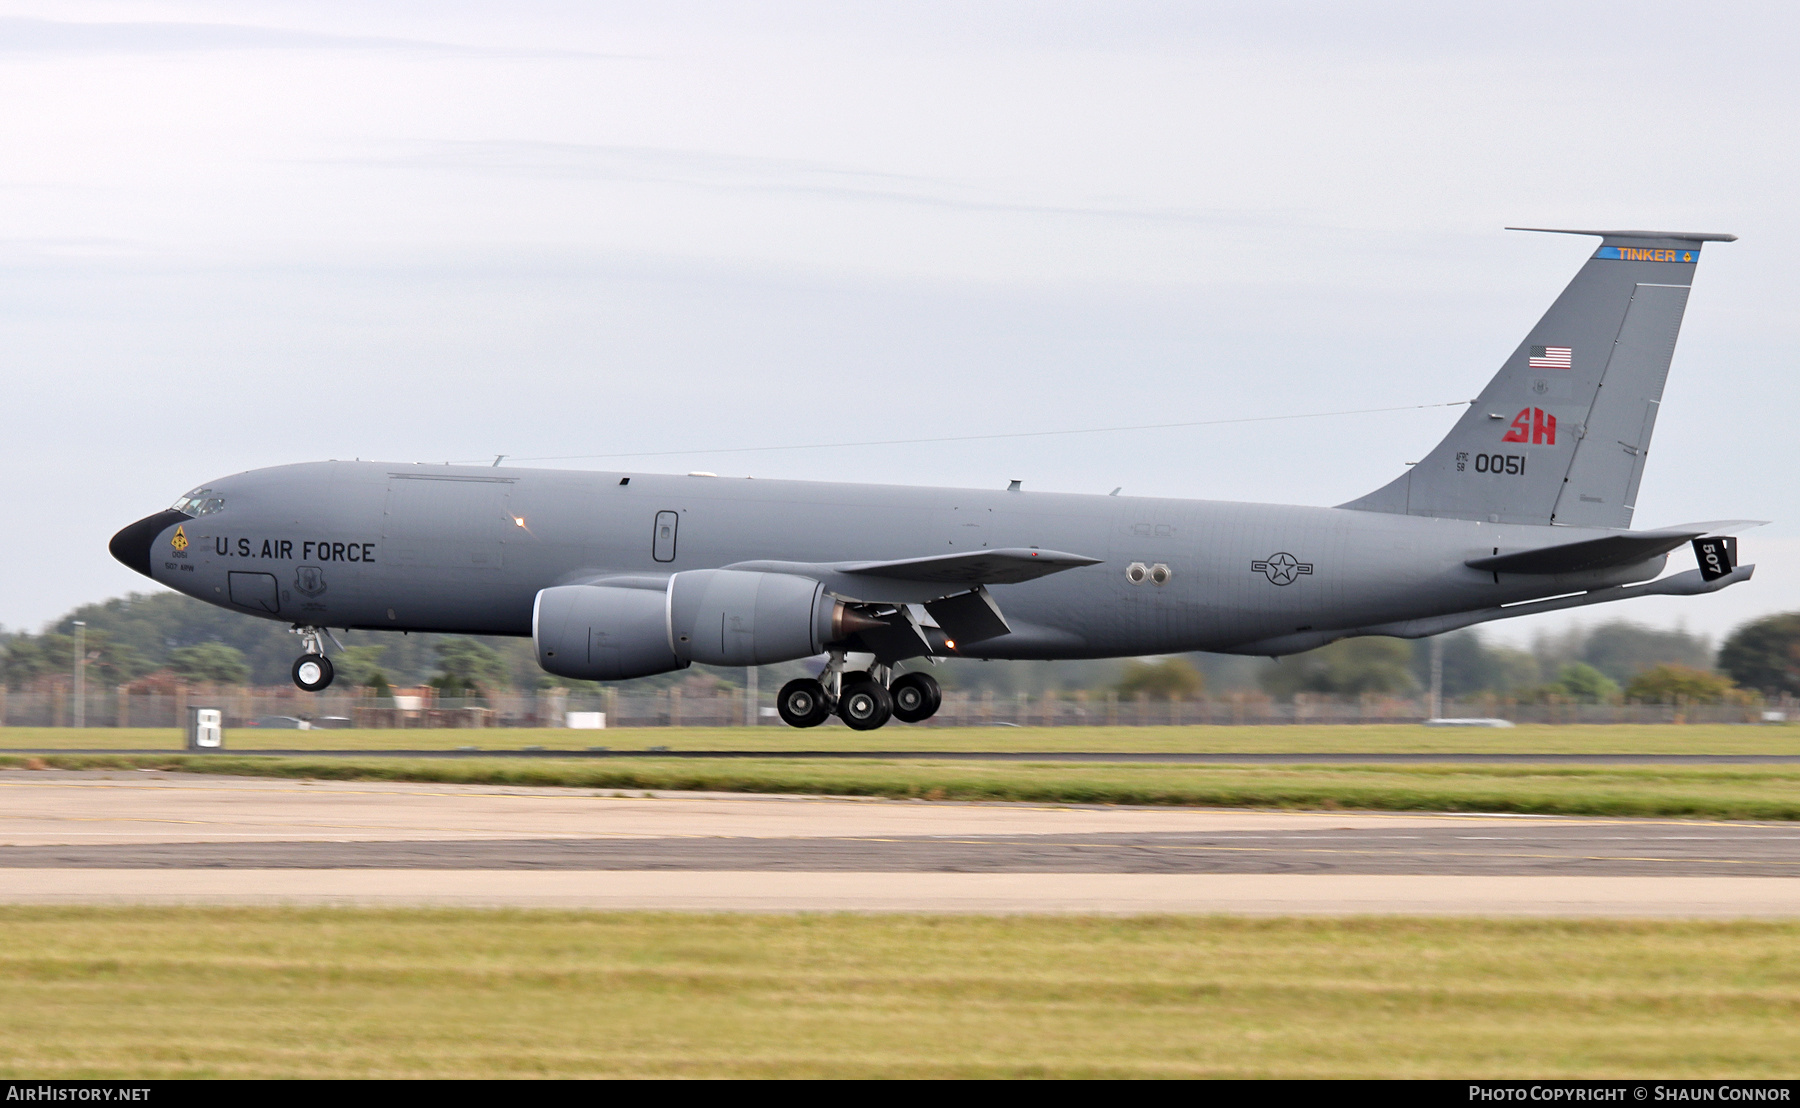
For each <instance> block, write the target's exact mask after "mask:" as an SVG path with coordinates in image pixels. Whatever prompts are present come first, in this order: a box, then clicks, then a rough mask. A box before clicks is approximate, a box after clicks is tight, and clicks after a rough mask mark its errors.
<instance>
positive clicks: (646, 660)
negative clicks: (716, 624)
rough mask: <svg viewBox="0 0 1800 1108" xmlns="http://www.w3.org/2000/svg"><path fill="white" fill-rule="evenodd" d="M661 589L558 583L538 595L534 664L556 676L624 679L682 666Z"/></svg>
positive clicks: (533, 626) (533, 622)
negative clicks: (671, 641)
mask: <svg viewBox="0 0 1800 1108" xmlns="http://www.w3.org/2000/svg"><path fill="white" fill-rule="evenodd" d="M668 611H669V598H668V595H667V594H666V593H665V592H664V591H663V590H661V589H632V588H616V587H611V586H606V585H560V586H558V587H556V588H553V589H544V590H543V591H542V592H539V593H538V594H537V604H536V606H535V607H534V608H533V609H532V613H531V639H532V643H533V645H535V646H536V647H537V657H538V665H540V666H543V667H544V669H545V670H546V671H548V672H550V673H554V674H556V675H557V676H558V677H574V678H579V679H580V680H583V681H623V680H626V679H627V678H631V677H648V676H650V675H651V674H653V673H667V672H668V671H670V670H672V669H685V668H686V667H687V664H688V663H687V662H686V660H684V659H682V658H677V657H676V656H675V652H674V651H673V650H671V649H670V648H669V618H668Z"/></svg>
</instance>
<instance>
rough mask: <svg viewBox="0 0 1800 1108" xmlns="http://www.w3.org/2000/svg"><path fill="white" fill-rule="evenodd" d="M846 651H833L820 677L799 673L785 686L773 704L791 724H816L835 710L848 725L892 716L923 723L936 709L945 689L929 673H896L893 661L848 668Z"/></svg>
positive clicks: (875, 723)
mask: <svg viewBox="0 0 1800 1108" xmlns="http://www.w3.org/2000/svg"><path fill="white" fill-rule="evenodd" d="M843 666H844V656H843V655H842V654H841V653H833V654H832V655H831V661H830V662H829V663H827V664H826V666H825V672H823V673H821V674H819V676H818V677H817V678H812V677H801V678H798V679H797V680H793V681H789V682H788V683H787V684H785V685H783V686H782V687H781V693H780V695H779V696H778V697H776V700H775V710H776V712H778V713H779V714H780V715H781V719H782V722H784V723H786V724H787V725H788V726H789V727H817V726H818V725H819V724H821V723H824V722H825V720H826V718H827V717H829V716H830V715H831V714H832V713H833V712H834V711H835V712H836V713H837V716H838V718H839V719H842V720H843V721H844V723H845V725H846V726H848V727H850V728H852V729H853V730H857V731H873V730H875V729H876V728H877V727H880V726H881V725H882V724H884V723H886V722H887V721H888V720H889V719H897V720H899V721H900V722H902V723H920V722H922V721H924V720H928V719H930V718H931V717H932V715H934V714H935V713H936V712H937V710H938V706H939V705H940V704H942V703H943V700H944V693H943V690H942V689H941V688H939V687H938V683H937V679H936V678H934V677H932V676H931V675H930V674H929V673H903V674H901V675H900V676H898V677H895V676H893V670H892V669H891V667H888V666H883V665H875V666H870V667H869V668H868V669H866V670H854V671H852V672H850V673H845V672H844V670H843Z"/></svg>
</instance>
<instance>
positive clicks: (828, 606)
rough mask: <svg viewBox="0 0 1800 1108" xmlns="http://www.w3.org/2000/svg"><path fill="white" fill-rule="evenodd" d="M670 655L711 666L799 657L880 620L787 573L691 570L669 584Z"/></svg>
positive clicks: (879, 624) (803, 578)
mask: <svg viewBox="0 0 1800 1108" xmlns="http://www.w3.org/2000/svg"><path fill="white" fill-rule="evenodd" d="M669 625H670V628H671V629H672V631H673V639H674V641H673V643H672V644H671V645H672V646H673V647H674V649H675V653H677V654H679V655H680V656H681V657H683V658H685V659H688V660H690V661H695V662H705V663H706V664H708V665H714V666H761V665H768V664H770V663H772V662H787V661H792V660H793V659H795V658H806V657H810V656H812V655H814V654H817V653H819V652H821V651H823V650H824V649H825V647H826V645H827V644H829V643H834V642H838V641H840V640H842V639H845V638H848V637H849V636H850V635H852V634H854V633H855V632H857V631H859V630H868V629H871V628H875V627H885V626H886V625H885V624H883V623H881V622H880V621H878V620H874V619H871V618H869V617H868V616H864V615H859V614H858V613H856V612H854V611H852V610H850V609H849V608H846V607H845V606H844V605H843V604H842V603H840V602H839V601H838V600H836V599H835V598H833V597H831V596H828V595H826V593H825V586H824V585H822V584H820V583H819V582H817V581H815V580H813V579H812V578H810V577H798V576H795V575H794V574H791V573H752V572H747V571H744V570H736V569H699V570H693V571H691V572H688V573H677V574H676V575H675V576H674V578H673V579H672V580H671V581H670V582H669Z"/></svg>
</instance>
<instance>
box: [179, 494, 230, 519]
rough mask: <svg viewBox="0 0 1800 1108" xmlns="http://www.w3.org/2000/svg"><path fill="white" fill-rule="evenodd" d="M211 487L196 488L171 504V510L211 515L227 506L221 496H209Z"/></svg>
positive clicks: (195, 514)
mask: <svg viewBox="0 0 1800 1108" xmlns="http://www.w3.org/2000/svg"><path fill="white" fill-rule="evenodd" d="M210 492H212V490H211V489H195V490H194V491H193V492H190V493H188V494H187V495H186V496H184V497H182V498H181V499H179V500H177V501H176V502H175V503H174V504H171V505H170V506H169V507H170V510H171V511H176V512H184V513H186V514H188V515H190V516H209V515H212V514H213V513H214V512H216V511H218V510H219V509H221V508H223V507H224V506H225V500H224V498H223V497H219V496H209V495H207V494H208V493H210Z"/></svg>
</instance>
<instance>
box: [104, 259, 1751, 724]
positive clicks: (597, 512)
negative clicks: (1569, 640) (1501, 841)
mask: <svg viewBox="0 0 1800 1108" xmlns="http://www.w3.org/2000/svg"><path fill="white" fill-rule="evenodd" d="M1518 229H1519V230H1545V231H1554V233H1563V234H1577V235H1596V236H1599V237H1600V239H1601V244H1600V246H1599V248H1598V250H1597V251H1596V252H1595V253H1594V254H1593V256H1592V257H1591V258H1589V259H1588V260H1587V262H1586V263H1585V264H1584V265H1583V266H1582V267H1581V270H1580V271H1579V272H1578V273H1577V274H1576V276H1575V278H1574V280H1573V281H1572V282H1571V283H1570V284H1569V286H1568V287H1567V288H1566V289H1565V290H1564V291H1563V293H1562V295H1561V296H1559V297H1558V298H1557V299H1556V301H1555V303H1553V304H1552V305H1551V306H1550V309H1549V311H1548V312H1546V313H1545V314H1544V316H1543V318H1542V319H1541V320H1539V321H1538V323H1537V325H1536V326H1535V327H1533V328H1532V329H1531V331H1530V333H1529V334H1527V335H1526V337H1525V339H1524V341H1523V342H1521V343H1520V344H1519V347H1518V349H1516V350H1514V351H1513V352H1512V354H1511V355H1510V356H1508V357H1507V358H1506V360H1505V361H1504V362H1503V363H1502V365H1501V367H1500V371H1499V372H1498V373H1497V374H1496V375H1495V376H1494V378H1493V379H1492V380H1491V381H1489V382H1488V385H1487V387H1486V388H1485V389H1483V390H1482V392H1481V395H1480V397H1479V398H1478V399H1477V400H1475V401H1474V402H1473V403H1472V404H1471V405H1470V406H1469V408H1468V410H1467V411H1466V412H1464V413H1463V414H1462V416H1461V417H1460V418H1459V419H1458V420H1457V422H1456V425H1455V426H1454V427H1453V428H1452V429H1451V430H1450V433H1449V434H1448V435H1447V436H1446V437H1445V438H1444V440H1443V441H1442V442H1441V443H1439V444H1438V445H1437V447H1436V448H1435V449H1433V450H1432V451H1431V452H1430V453H1429V454H1427V455H1426V456H1425V458H1424V459H1423V460H1422V461H1420V462H1418V463H1417V464H1414V465H1412V466H1410V468H1408V469H1407V470H1406V471H1405V472H1403V473H1401V474H1400V475H1399V476H1398V477H1396V478H1395V479H1394V480H1393V481H1391V482H1389V483H1388V484H1386V485H1384V486H1382V487H1381V488H1379V489H1376V490H1375V491H1374V492H1371V493H1369V494H1368V495H1367V496H1364V497H1361V498H1359V499H1356V500H1352V501H1350V502H1349V503H1347V504H1340V505H1338V506H1337V507H1335V508H1315V507H1294V506H1287V505H1272V504H1239V503H1227V502H1219V501H1207V500H1170V499H1153V498H1147V497H1125V496H1117V495H1114V496H1087V495H1071V494H1064V493H1046V492H1028V491H1026V490H1024V489H1023V488H1021V487H1020V486H1019V483H1018V482H1013V484H1012V486H1011V487H1010V488H1008V489H1007V490H1005V491H1001V490H997V489H996V490H987V491H984V490H969V489H937V488H911V487H903V486H892V485H851V484H826V483H815V482H803V481H768V480H754V479H749V478H721V477H715V476H713V475H711V474H703V473H694V474H688V475H686V476H670V475H659V474H645V473H615V472H605V473H593V472H571V471H565V470H534V469H512V468H508V469H499V468H496V467H477V466H454V465H424V464H410V465H408V464H388V463H380V462H363V461H356V462H338V461H333V462H314V463H308V464H301V465H290V466H278V467H274V468H270V469H260V470H253V471H251V472H248V473H240V474H237V475H236V476H232V477H226V478H222V479H220V480H218V481H214V482H212V483H211V484H208V485H205V486H203V487H201V488H197V489H194V490H193V491H192V492H189V493H188V494H186V495H185V496H183V497H181V499H179V500H177V501H176V502H175V504H174V506H173V507H172V508H170V509H169V510H167V511H164V512H160V513H158V514H156V515H153V516H149V517H148V518H146V519H143V520H140V521H138V522H137V523H133V524H131V525H130V526H128V527H126V528H125V529H124V530H122V531H120V532H119V533H118V534H117V535H116V536H115V537H114V538H113V540H112V544H111V550H112V553H113V555H114V556H115V557H116V558H118V560H119V561H121V562H123V563H124V564H125V565H127V566H129V567H131V568H132V569H134V570H136V571H138V572H139V573H142V574H144V575H145V576H147V577H150V578H152V579H153V580H155V581H157V582H160V583H161V584H164V585H167V586H169V587H170V588H173V589H177V590H179V591H181V592H183V593H186V594H187V595H189V596H193V597H197V598H199V599H201V600H205V601H207V602H209V603H212V604H217V605H219V606H221V607H224V608H229V609H231V610H234V611H239V612H245V613H248V614H250V615H253V616H258V617H261V618H264V619H272V620H281V621H283V622H289V623H292V625H293V630H294V631H295V632H296V633H298V634H299V635H301V636H302V641H303V643H304V649H305V653H304V654H303V655H302V656H301V657H300V658H299V659H298V660H297V661H296V662H295V663H294V670H293V674H294V681H295V683H296V684H298V685H299V687H300V688H302V689H306V690H310V691H317V690H320V689H323V688H325V687H326V686H327V685H329V684H330V683H331V680H332V666H331V662H330V660H329V658H328V657H327V655H326V645H325V640H326V636H327V634H328V633H329V632H328V631H327V629H328V628H333V627H342V628H356V629H362V630H383V631H444V632H456V633H461V634H488V635H518V636H526V635H529V636H531V637H532V639H533V640H534V642H535V646H536V650H537V656H538V661H539V663H540V664H541V665H542V666H543V668H544V669H546V670H548V671H549V672H550V673H553V674H557V675H559V676H563V677H568V678H581V679H589V680H600V681H618V680H624V679H627V678H633V677H643V676H648V675H650V674H656V673H663V672H667V671H670V670H677V669H681V668H683V667H685V666H687V665H689V664H691V663H693V662H702V663H706V664H709V665H717V666H754V665H764V664H769V663H774V662H784V661H789V660H794V659H804V658H812V657H820V656H823V657H824V658H825V661H824V662H823V663H822V670H821V672H820V674H819V676H818V677H817V678H801V679H799V680H795V681H791V682H789V683H788V684H787V685H785V686H784V687H783V688H782V690H781V692H780V694H779V696H778V700H777V705H778V711H779V712H780V715H781V717H782V719H784V720H785V721H786V722H788V723H789V724H791V725H793V726H796V727H810V726H814V725H816V724H819V723H822V722H824V721H825V719H826V718H828V716H830V715H831V714H832V713H836V714H837V715H838V716H840V717H841V718H842V719H843V721H844V722H845V723H847V724H848V725H849V726H851V727H853V728H857V729H860V730H868V729H872V728H876V727H880V726H882V725H883V724H884V723H886V722H887V721H888V720H889V719H890V718H897V719H900V720H902V721H905V722H916V721H919V720H923V719H926V718H929V717H930V716H931V715H932V713H933V712H935V711H936V710H937V707H938V703H939V698H940V693H939V689H938V684H937V682H936V681H935V680H933V679H932V677H931V676H930V674H929V673H927V672H924V671H923V669H920V668H918V667H912V668H911V671H910V672H901V671H900V670H898V669H897V668H896V667H898V666H900V664H901V663H903V662H908V661H910V660H914V659H938V658H946V657H964V658H1106V657H1120V656H1138V655H1147V654H1168V653H1175V652H1180V651H1191V650H1206V651H1219V652H1226V653H1235V654H1251V655H1269V656H1280V655H1284V654H1292V653H1295V652H1297V651H1302V650H1310V649H1312V648H1314V647H1318V646H1323V645H1325V644H1326V643H1329V642H1332V641H1334V640H1337V639H1342V638H1345V637H1348V636H1354V635H1395V636H1399V637H1402V638H1418V637H1422V636H1428V635H1437V634H1441V633H1443V632H1446V631H1451V630H1454V629H1456V628H1460V627H1467V626H1470V625H1471V624H1476V623H1481V622H1484V621H1487V620H1494V619H1505V618H1510V617H1515V616H1522V615H1531V614H1535V613H1539V612H1548V611H1555V610H1559V609H1566V608H1573V607H1578V606H1582V605H1590V604H1601V603H1609V602H1612V601H1616V600H1626V599H1630V598H1632V597H1638V596H1654V595H1665V596H1666V595H1678V596H1691V595H1697V594H1700V593H1707V592H1713V591H1716V590H1718V589H1722V588H1725V587H1727V586H1729V585H1734V584H1737V583H1738V582H1740V581H1746V580H1748V579H1749V578H1750V575H1751V573H1752V571H1753V570H1754V568H1755V567H1754V566H1747V565H1746V566H1739V565H1736V564H1735V563H1736V560H1737V557H1736V555H1737V550H1736V540H1735V538H1733V537H1732V536H1733V535H1734V534H1735V533H1737V532H1738V531H1741V530H1742V529H1744V528H1746V527H1749V526H1754V525H1755V523H1756V521H1745V520H1739V521H1709V522H1702V523H1692V524H1685V525H1681V526H1674V527H1660V528H1656V529H1654V530H1639V531H1633V530H1631V529H1630V527H1631V522H1632V513H1633V511H1634V507H1635V504H1636V501H1637V493H1638V483H1639V481H1640V480H1641V478H1642V476H1643V472H1644V462H1645V459H1646V456H1647V454H1648V451H1649V447H1650V435H1651V431H1652V430H1653V429H1654V427H1655V424H1656V415H1657V410H1658V407H1659V405H1660V403H1661V399H1662V392H1663V381H1664V379H1665V377H1666V376H1667V373H1668V369H1669V362H1670V358H1671V356H1672V354H1673V352H1674V347H1675V338H1676V334H1677V332H1678V330H1679V329H1680V326H1681V319H1682V313H1683V310H1684V309H1685V307H1686V305H1687V298H1688V290H1689V286H1690V285H1691V284H1692V282H1693V276H1694V269H1695V266H1696V264H1697V263H1698V261H1699V258H1700V249H1701V246H1702V244H1703V243H1707V242H1730V241H1733V240H1734V239H1735V236H1733V235H1721V234H1693V233H1679V232H1659V231H1560V230H1555V229H1551V228H1518ZM1690 543H1691V544H1692V545H1693V547H1694V550H1695V553H1696V557H1697V559H1698V562H1699V565H1698V568H1696V569H1693V570H1688V571H1686V572H1681V573H1676V574H1673V575H1671V576H1668V577H1662V578H1660V579H1658V575H1659V574H1661V572H1662V571H1663V569H1664V567H1665V563H1666V561H1667V559H1668V555H1669V552H1670V551H1673V550H1675V549H1676V548H1678V547H1681V546H1683V545H1686V544H1690Z"/></svg>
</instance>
